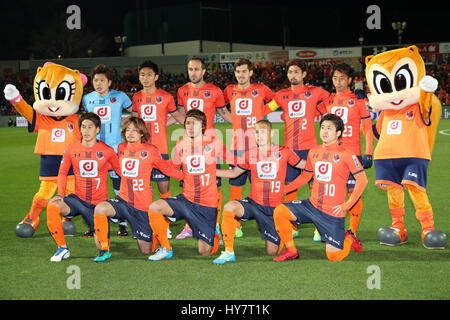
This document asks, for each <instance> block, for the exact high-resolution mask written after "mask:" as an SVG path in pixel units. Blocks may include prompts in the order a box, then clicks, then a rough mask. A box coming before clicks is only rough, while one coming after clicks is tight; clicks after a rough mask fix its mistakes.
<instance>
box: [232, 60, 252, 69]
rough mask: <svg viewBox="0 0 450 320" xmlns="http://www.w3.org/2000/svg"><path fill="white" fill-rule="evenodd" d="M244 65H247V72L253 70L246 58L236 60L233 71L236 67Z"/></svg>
mask: <svg viewBox="0 0 450 320" xmlns="http://www.w3.org/2000/svg"><path fill="white" fill-rule="evenodd" d="M244 64H246V65H247V67H248V70H249V71H250V70H253V63H251V61H250V60H249V59H246V58H238V59H237V60H236V61H235V62H234V69H236V68H237V67H240V66H243V65H244Z"/></svg>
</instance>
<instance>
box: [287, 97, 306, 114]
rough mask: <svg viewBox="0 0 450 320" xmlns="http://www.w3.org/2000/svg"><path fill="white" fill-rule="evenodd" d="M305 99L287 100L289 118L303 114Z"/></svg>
mask: <svg viewBox="0 0 450 320" xmlns="http://www.w3.org/2000/svg"><path fill="white" fill-rule="evenodd" d="M305 106H306V102H305V100H294V101H289V103H288V111H289V117H290V118H300V117H303V116H304V115H305Z"/></svg>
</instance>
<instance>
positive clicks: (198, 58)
mask: <svg viewBox="0 0 450 320" xmlns="http://www.w3.org/2000/svg"><path fill="white" fill-rule="evenodd" d="M191 61H200V63H201V64H202V70H205V69H206V64H205V60H203V59H202V58H200V57H192V58H190V59H189V61H188V63H189V62H191Z"/></svg>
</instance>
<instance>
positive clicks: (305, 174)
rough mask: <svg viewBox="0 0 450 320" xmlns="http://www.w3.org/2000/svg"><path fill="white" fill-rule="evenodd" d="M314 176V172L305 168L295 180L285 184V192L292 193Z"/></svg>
mask: <svg viewBox="0 0 450 320" xmlns="http://www.w3.org/2000/svg"><path fill="white" fill-rule="evenodd" d="M312 177H313V172H312V171H310V170H307V169H306V168H305V169H304V170H303V171H302V173H301V174H300V175H299V176H298V177H297V178H296V179H295V180H294V181H292V182H291V183H289V184H288V185H285V186H284V193H290V192H292V191H295V190H297V189H298V188H300V187H301V186H303V185H305V184H307V183H308V182H309V180H311V178H312Z"/></svg>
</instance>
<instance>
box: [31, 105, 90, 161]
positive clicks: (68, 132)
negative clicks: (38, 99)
mask: <svg viewBox="0 0 450 320" xmlns="http://www.w3.org/2000/svg"><path fill="white" fill-rule="evenodd" d="M78 119H79V116H78V115H77V114H72V115H70V116H67V117H60V118H55V117H49V116H44V115H41V114H40V113H37V112H35V111H34V117H33V123H31V124H30V125H29V131H30V132H37V133H38V135H37V140H36V146H35V149H34V153H36V154H40V155H63V154H64V150H65V149H66V148H67V146H69V145H71V144H73V143H76V142H79V141H80V140H81V134H80V129H79V128H78Z"/></svg>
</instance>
